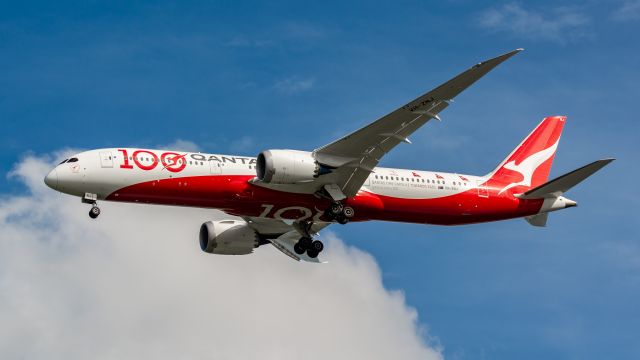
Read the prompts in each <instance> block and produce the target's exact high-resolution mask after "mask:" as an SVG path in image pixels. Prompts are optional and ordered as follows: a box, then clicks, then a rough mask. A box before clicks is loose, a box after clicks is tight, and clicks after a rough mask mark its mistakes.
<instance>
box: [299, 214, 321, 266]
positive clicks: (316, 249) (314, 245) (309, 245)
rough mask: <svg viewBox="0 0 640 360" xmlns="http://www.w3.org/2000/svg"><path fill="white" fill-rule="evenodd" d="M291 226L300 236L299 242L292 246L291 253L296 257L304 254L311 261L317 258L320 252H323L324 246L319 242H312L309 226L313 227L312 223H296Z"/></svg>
mask: <svg viewBox="0 0 640 360" xmlns="http://www.w3.org/2000/svg"><path fill="white" fill-rule="evenodd" d="M293 226H294V227H295V229H296V230H297V231H298V232H299V233H300V234H301V235H302V237H301V238H300V240H298V242H297V243H295V245H293V251H295V252H296V254H298V255H302V254H304V253H305V252H306V253H307V256H308V257H310V258H312V259H315V258H317V257H318V255H319V254H320V253H321V252H322V250H324V244H323V243H322V241H320V240H313V236H312V234H311V232H312V230H311V226H313V222H312V221H303V222H296V223H294V225H293Z"/></svg>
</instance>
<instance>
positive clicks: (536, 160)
mask: <svg viewBox="0 0 640 360" xmlns="http://www.w3.org/2000/svg"><path fill="white" fill-rule="evenodd" d="M559 142H560V139H558V140H557V141H556V143H555V144H553V145H551V146H549V147H548V148H546V149H544V150H541V151H539V152H537V153H535V154H533V155H531V156H529V157H528V158H526V159H524V160H523V161H522V162H521V163H520V165H516V162H515V161H513V160H511V161H509V162H508V163H506V164H504V166H503V167H504V168H505V169H509V170H512V171H515V172H518V173H520V175H522V177H523V179H522V181H520V182H517V183H511V184H509V185H507V186H505V187H504V188H503V189H502V190H500V192H499V193H498V195H500V194H502V193H503V192H505V191H507V190H509V189H511V188H512V187H516V186H520V185H524V186H527V187H529V186H531V178H532V177H533V172H534V171H535V170H536V169H537V168H538V166H540V165H542V163H544V162H545V161H547V160H549V158H551V157H552V156H553V154H554V153H555V152H556V149H557V148H558V143H559Z"/></svg>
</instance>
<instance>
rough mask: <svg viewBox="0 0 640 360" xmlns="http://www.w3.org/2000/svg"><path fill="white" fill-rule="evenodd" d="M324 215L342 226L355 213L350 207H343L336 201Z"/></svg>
mask: <svg viewBox="0 0 640 360" xmlns="http://www.w3.org/2000/svg"><path fill="white" fill-rule="evenodd" d="M324 215H325V216H326V217H328V218H329V219H331V220H335V221H337V222H338V223H340V224H343V225H344V224H346V223H348V222H349V220H350V219H351V218H352V217H353V215H355V211H354V210H353V208H352V207H351V206H344V205H343V204H342V203H341V202H338V201H336V202H333V203H332V204H331V206H329V208H328V209H327V210H325V212H324Z"/></svg>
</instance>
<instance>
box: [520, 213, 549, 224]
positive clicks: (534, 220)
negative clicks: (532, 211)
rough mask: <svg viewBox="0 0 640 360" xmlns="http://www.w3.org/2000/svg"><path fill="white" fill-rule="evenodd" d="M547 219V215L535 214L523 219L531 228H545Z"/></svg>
mask: <svg viewBox="0 0 640 360" xmlns="http://www.w3.org/2000/svg"><path fill="white" fill-rule="evenodd" d="M548 217H549V213H543V214H536V215H531V216H527V217H525V218H524V219H525V220H527V222H528V223H529V224H531V225H533V226H539V227H545V226H547V218H548Z"/></svg>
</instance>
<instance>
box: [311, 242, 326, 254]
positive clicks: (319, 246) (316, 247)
mask: <svg viewBox="0 0 640 360" xmlns="http://www.w3.org/2000/svg"><path fill="white" fill-rule="evenodd" d="M323 249H324V244H323V243H322V241H320V240H315V241H314V242H312V243H311V247H310V248H309V250H311V251H314V252H317V253H321V252H322V250H323Z"/></svg>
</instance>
